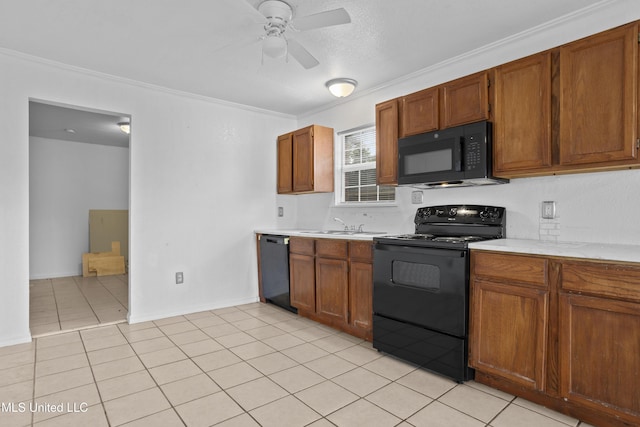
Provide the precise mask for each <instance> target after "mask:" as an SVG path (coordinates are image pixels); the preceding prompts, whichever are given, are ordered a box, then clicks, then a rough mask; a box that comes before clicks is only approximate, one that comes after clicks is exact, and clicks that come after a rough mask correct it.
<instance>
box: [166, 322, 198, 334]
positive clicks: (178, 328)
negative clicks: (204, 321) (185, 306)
mask: <svg viewBox="0 0 640 427" xmlns="http://www.w3.org/2000/svg"><path fill="white" fill-rule="evenodd" d="M197 329H198V327H197V326H196V325H194V324H193V323H191V322H189V321H188V320H187V319H185V321H184V322H178V323H171V324H169V325H163V326H160V330H162V332H164V333H165V334H167V335H175V334H181V333H183V332H189V331H195V330H197Z"/></svg>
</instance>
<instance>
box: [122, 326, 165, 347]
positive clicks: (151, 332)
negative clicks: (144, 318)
mask: <svg viewBox="0 0 640 427" xmlns="http://www.w3.org/2000/svg"><path fill="white" fill-rule="evenodd" d="M122 335H124V337H125V338H126V339H127V341H129V342H131V343H133V342H138V341H145V340H150V339H153V338H160V337H164V333H162V331H161V330H160V329H158V328H157V327H155V326H153V327H151V328H145V329H135V330H124V331H122Z"/></svg>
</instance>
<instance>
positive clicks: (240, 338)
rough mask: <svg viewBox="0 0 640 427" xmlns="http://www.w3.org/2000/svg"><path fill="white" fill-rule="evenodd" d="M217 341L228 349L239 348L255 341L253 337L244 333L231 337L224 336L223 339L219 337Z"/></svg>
mask: <svg viewBox="0 0 640 427" xmlns="http://www.w3.org/2000/svg"><path fill="white" fill-rule="evenodd" d="M216 341H218V342H219V343H220V344H222V345H223V346H225V347H227V348H233V347H237V346H240V345H243V344H248V343H250V342H253V341H255V338H253V337H252V336H251V335H249V334H246V333H244V332H236V333H233V334H229V335H223V336H221V337H217V338H216Z"/></svg>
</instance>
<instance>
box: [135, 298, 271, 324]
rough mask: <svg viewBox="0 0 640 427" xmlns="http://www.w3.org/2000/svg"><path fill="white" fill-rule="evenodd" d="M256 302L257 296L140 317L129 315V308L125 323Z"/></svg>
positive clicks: (146, 314) (145, 314)
mask: <svg viewBox="0 0 640 427" xmlns="http://www.w3.org/2000/svg"><path fill="white" fill-rule="evenodd" d="M258 301H259V299H258V297H257V296H253V297H250V298H240V299H237V300H227V301H224V302H218V303H215V304H208V305H199V306H192V307H187V308H181V309H179V310H175V311H165V312H156V313H144V314H141V315H136V314H132V313H131V308H130V311H129V315H128V316H127V321H128V322H129V323H130V324H134V323H141V322H148V321H151V320H159V319H166V318H168V317H174V316H182V315H185V314H191V313H198V312H201V311H209V310H217V309H219V308H226V307H233V306H236V305H243V304H251V303H253V302H258Z"/></svg>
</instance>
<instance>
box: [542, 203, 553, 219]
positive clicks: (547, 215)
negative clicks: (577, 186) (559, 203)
mask: <svg viewBox="0 0 640 427" xmlns="http://www.w3.org/2000/svg"><path fill="white" fill-rule="evenodd" d="M555 217H556V202H552V201H545V202H542V218H544V219H554V218H555Z"/></svg>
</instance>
